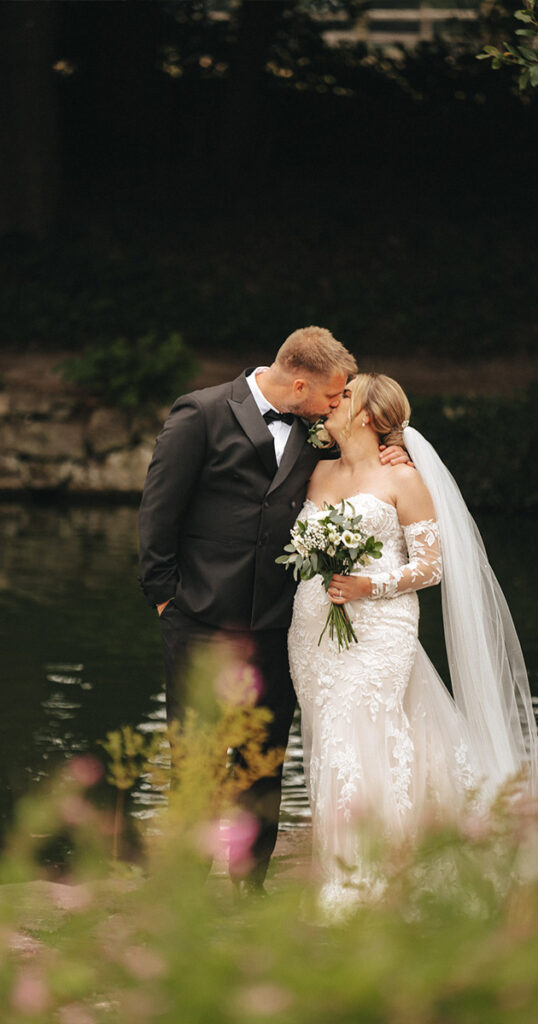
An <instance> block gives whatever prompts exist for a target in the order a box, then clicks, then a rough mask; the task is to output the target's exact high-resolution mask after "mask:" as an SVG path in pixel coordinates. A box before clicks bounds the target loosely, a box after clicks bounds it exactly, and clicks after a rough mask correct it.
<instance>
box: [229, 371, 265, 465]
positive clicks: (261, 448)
mask: <svg viewBox="0 0 538 1024" xmlns="http://www.w3.org/2000/svg"><path fill="white" fill-rule="evenodd" d="M249 372H250V371H249V370H246V371H245V373H242V374H241V376H240V377H238V378H237V380H235V381H234V383H233V390H232V394H233V396H234V397H233V398H229V399H228V405H229V406H230V409H231V410H232V412H233V414H234V416H235V418H236V420H237V422H238V423H239V426H240V427H241V429H242V430H243V431H244V433H245V434H246V435H247V437H248V439H249V441H251V442H252V444H253V445H254V447H255V449H256V451H257V453H258V455H259V457H260V459H261V461H262V462H263V465H264V466H265V469H266V470H267V472H268V474H269V476H270V477H272V476H274V474H275V472H276V468H277V465H276V458H275V445H274V441H273V435H272V434H271V431H270V430H269V429H268V427H267V424H266V423H265V421H264V419H263V416H262V415H261V413H260V410H259V409H258V406H257V405H256V402H255V401H254V396H253V394H252V391H251V390H250V388H249V386H248V384H247V381H246V374H247V373H249Z"/></svg>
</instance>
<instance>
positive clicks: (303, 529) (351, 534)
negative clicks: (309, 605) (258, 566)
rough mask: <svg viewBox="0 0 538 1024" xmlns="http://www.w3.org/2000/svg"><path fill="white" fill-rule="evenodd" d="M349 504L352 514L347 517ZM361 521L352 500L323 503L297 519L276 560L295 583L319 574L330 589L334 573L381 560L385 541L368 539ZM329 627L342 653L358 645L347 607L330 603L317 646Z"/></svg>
mask: <svg viewBox="0 0 538 1024" xmlns="http://www.w3.org/2000/svg"><path fill="white" fill-rule="evenodd" d="M346 505H349V507H350V509H351V512H350V514H346V508H345V506H346ZM361 519H362V516H361V515H355V509H354V508H353V505H352V504H351V502H350V501H346V500H345V499H343V500H342V501H341V502H340V504H339V506H338V507H335V506H334V505H329V504H328V503H327V502H324V504H323V508H322V509H320V510H319V511H318V512H317V513H316V514H315V515H313V516H310V517H309V518H308V519H304V520H303V519H298V520H297V522H296V523H295V526H294V527H293V530H292V531H291V541H290V543H289V544H286V546H285V548H284V551H285V552H286V554H284V555H280V556H279V557H278V558H277V559H276V561H277V562H279V563H280V564H281V565H285V566H286V569H289V567H290V566H292V567H293V575H294V577H295V579H296V580H299V579H301V580H311V579H313V577H314V576H316V575H317V574H318V573H319V575H320V576H321V577H322V579H323V586H324V587H325V590H328V589H329V586H330V583H331V580H332V578H333V575H334V573H335V572H336V573H340V574H341V575H342V576H349V575H350V574H351V573H352V572H353V570H354V569H356V568H357V566H359V565H368V563H369V562H371V560H372V559H373V558H381V548H382V547H383V543H382V541H380V540H376V539H375V537H368V536H367V534H366V533H365V531H364V530H363V529H361V527H360V522H361ZM327 627H328V629H329V636H330V638H331V640H334V638H335V637H336V639H337V641H338V650H339V651H341V650H342V649H343V648H344V647H345V648H348V647H349V645H350V643H351V641H354V642H355V643H356V642H357V637H356V635H355V630H354V629H353V626H352V624H351V619H350V618H349V614H348V612H347V610H346V607H345V605H338V604H331V607H330V609H329V614H328V615H327V621H326V623H325V627H324V629H323V631H322V634H321V636H320V638H319V640H318V645H319V644H320V643H321V640H322V637H323V635H324V633H325V630H326V629H327Z"/></svg>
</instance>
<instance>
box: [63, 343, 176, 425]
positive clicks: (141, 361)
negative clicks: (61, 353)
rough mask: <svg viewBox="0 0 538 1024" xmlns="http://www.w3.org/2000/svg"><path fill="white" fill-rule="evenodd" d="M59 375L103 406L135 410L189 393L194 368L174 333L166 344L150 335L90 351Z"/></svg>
mask: <svg viewBox="0 0 538 1024" xmlns="http://www.w3.org/2000/svg"><path fill="white" fill-rule="evenodd" d="M61 369H62V372H63V375H64V377H65V378H66V379H67V380H70V381H73V382H74V383H75V384H80V385H82V386H83V387H84V388H86V389H87V390H88V391H90V392H91V393H92V394H95V395H97V397H98V398H99V399H100V400H101V401H102V402H103V403H104V404H105V405H119V406H123V407H124V408H128V409H132V408H134V407H137V408H138V407H140V406H142V405H149V404H151V403H154V402H160V401H165V400H166V399H169V398H170V396H173V395H176V394H181V393H182V392H184V391H187V390H188V387H189V384H190V382H191V380H192V377H193V375H194V372H195V369H196V362H195V360H194V357H193V355H192V353H191V352H190V350H189V349H188V348H186V346H185V345H184V344H183V340H182V337H181V335H180V334H178V332H177V331H175V332H173V333H172V334H169V335H168V337H167V338H165V339H163V340H159V338H158V336H157V335H156V334H153V333H150V334H144V335H142V336H141V337H138V338H135V339H133V340H132V341H130V340H129V339H128V338H125V337H123V338H116V339H115V340H113V341H111V342H109V343H106V342H104V343H102V344H100V345H92V346H91V347H88V348H86V349H85V350H84V352H83V353H82V354H81V355H80V356H77V357H75V358H73V359H67V360H65V362H64V363H62V365H61Z"/></svg>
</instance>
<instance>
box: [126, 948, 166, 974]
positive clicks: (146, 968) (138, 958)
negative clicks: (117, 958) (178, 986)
mask: <svg viewBox="0 0 538 1024" xmlns="http://www.w3.org/2000/svg"><path fill="white" fill-rule="evenodd" d="M123 963H124V964H125V967H126V968H127V970H128V971H129V974H131V975H132V976H133V978H140V980H141V981H151V980H152V979H153V978H162V976H163V974H166V963H165V961H164V960H163V958H162V957H160V956H159V955H158V953H154V952H153V950H151V949H147V948H146V947H145V946H129V947H128V948H127V949H126V950H125V952H124V954H123Z"/></svg>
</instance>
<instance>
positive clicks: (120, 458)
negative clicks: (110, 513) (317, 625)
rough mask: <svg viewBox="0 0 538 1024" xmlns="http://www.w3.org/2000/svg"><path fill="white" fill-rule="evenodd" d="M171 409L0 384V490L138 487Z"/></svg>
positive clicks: (126, 489) (85, 491)
mask: <svg viewBox="0 0 538 1024" xmlns="http://www.w3.org/2000/svg"><path fill="white" fill-rule="evenodd" d="M167 412H168V409H161V410H158V411H155V412H154V413H145V414H138V413H134V414H127V413H125V412H123V411H121V410H119V409H112V408H104V407H99V406H98V404H97V403H96V402H92V401H91V400H90V399H88V398H87V397H84V396H81V395H78V394H76V393H69V392H67V391H66V392H62V391H60V390H57V389H56V390H53V391H44V390H40V391H36V390H35V389H29V390H25V389H24V388H16V387H15V388H9V389H8V388H5V389H4V390H3V391H0V492H4V493H6V492H16V491H24V490H30V491H57V492H63V493H65V494H72V495H76V494H80V495H82V494H92V493H99V494H117V493H121V494H125V495H127V494H133V493H139V492H140V491H141V489H142V487H143V484H144V480H145V476H146V470H147V467H148V464H149V461H150V459H151V455H152V452H153V447H154V444H155V437H156V435H157V433H158V432H159V430H160V426H161V424H162V422H163V419H164V418H165V416H166V415H167Z"/></svg>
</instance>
